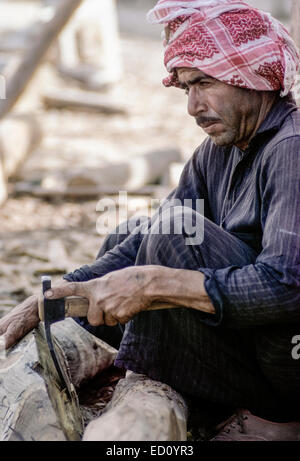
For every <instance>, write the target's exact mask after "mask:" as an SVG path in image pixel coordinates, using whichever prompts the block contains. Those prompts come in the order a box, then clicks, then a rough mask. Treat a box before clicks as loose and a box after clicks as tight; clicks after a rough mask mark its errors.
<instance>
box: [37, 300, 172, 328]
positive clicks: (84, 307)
mask: <svg viewBox="0 0 300 461" xmlns="http://www.w3.org/2000/svg"><path fill="white" fill-rule="evenodd" d="M174 307H180V306H176V305H175V304H170V303H162V302H155V303H153V304H152V305H151V306H150V307H149V308H148V309H147V310H149V311H156V310H161V309H173V308H174ZM88 309H89V300H88V299H87V298H82V297H81V296H69V297H68V298H65V317H72V318H74V317H86V316H87V312H88ZM39 318H40V320H41V321H42V322H43V321H44V305H43V301H39Z"/></svg>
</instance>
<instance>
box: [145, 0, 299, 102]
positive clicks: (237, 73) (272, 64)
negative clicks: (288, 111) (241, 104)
mask: <svg viewBox="0 0 300 461" xmlns="http://www.w3.org/2000/svg"><path fill="white" fill-rule="evenodd" d="M148 20H149V21H150V22H152V23H163V24H165V26H166V28H165V31H166V39H165V43H164V45H165V65H166V68H167V70H168V72H169V76H168V77H167V78H166V79H164V81H163V83H164V85H166V86H178V83H179V82H178V80H177V72H176V68H178V67H193V68H197V69H199V70H201V71H203V72H204V73H205V74H207V75H210V76H211V77H214V78H216V79H218V80H220V81H222V82H224V83H228V84H230V85H234V86H239V87H241V88H248V89H252V90H257V91H278V90H280V91H281V93H280V94H281V96H282V97H283V96H285V95H287V94H288V93H289V92H290V91H291V89H292V87H293V85H294V83H295V79H296V75H297V71H298V68H299V54H298V51H297V48H296V46H295V44H294V42H293V40H292V39H291V37H290V35H289V33H288V31H287V30H286V29H285V27H284V26H283V25H282V24H281V23H280V22H278V21H277V20H276V19H274V18H273V17H272V16H271V15H270V14H269V13H265V12H263V11H260V10H258V9H255V8H252V7H251V6H249V5H248V4H247V3H245V2H243V1H238V0H159V1H158V3H157V5H156V6H155V7H154V8H153V9H152V10H151V11H150V12H149V13H148Z"/></svg>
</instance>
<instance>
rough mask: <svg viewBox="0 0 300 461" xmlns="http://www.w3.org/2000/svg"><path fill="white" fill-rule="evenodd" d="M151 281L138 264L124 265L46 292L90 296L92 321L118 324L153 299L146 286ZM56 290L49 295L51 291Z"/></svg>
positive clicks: (99, 323)
mask: <svg viewBox="0 0 300 461" xmlns="http://www.w3.org/2000/svg"><path fill="white" fill-rule="evenodd" d="M149 281H150V277H149V275H148V274H147V271H144V270H143V269H142V267H138V266H134V267H128V268H126V269H120V270H117V271H114V272H110V273H109V274H107V275H105V276H103V277H101V278H96V279H93V280H90V281H88V282H69V283H68V284H67V285H65V286H61V287H56V288H54V287H53V288H52V289H51V290H49V291H48V292H46V293H45V296H46V297H47V298H49V299H57V298H63V297H67V296H82V297H84V298H87V299H88V300H89V310H88V314H87V318H88V321H89V323H90V325H94V326H96V325H103V324H105V325H109V326H114V325H117V324H118V323H121V324H124V323H127V322H128V321H129V320H130V319H131V318H132V317H134V316H135V315H136V314H138V313H139V312H141V311H143V310H146V309H147V307H148V306H149V304H150V299H148V298H147V297H146V294H145V292H146V287H147V284H148V283H149ZM49 292H50V294H51V293H52V295H51V296H48V293H49Z"/></svg>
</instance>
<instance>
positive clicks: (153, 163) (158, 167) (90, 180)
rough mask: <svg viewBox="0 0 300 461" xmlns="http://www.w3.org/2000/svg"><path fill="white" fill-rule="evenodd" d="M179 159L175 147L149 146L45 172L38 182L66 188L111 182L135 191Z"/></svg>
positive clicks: (158, 177)
mask: <svg viewBox="0 0 300 461" xmlns="http://www.w3.org/2000/svg"><path fill="white" fill-rule="evenodd" d="M179 160H180V152H179V151H178V150H177V149H165V150H153V151H150V152H146V153H145V154H142V155H136V156H132V157H128V158H124V160H123V159H122V160H120V161H119V162H115V163H108V164H106V165H103V166H100V167H98V168H95V167H93V168H72V169H70V171H67V170H64V171H59V172H57V173H53V174H51V175H50V174H49V175H48V176H45V177H44V179H43V181H42V186H43V187H46V188H48V189H52V188H54V189H59V188H61V189H62V190H66V189H68V188H70V187H78V188H79V187H91V186H92V187H95V186H106V187H111V186H112V185H113V186H114V187H116V188H117V190H118V191H119V190H126V191H128V192H130V191H135V190H137V189H139V188H142V187H143V186H145V185H147V184H151V183H152V184H153V183H155V182H157V181H158V180H159V179H160V177H161V176H162V175H163V173H164V172H165V171H167V169H168V166H169V164H170V163H172V162H177V161H179Z"/></svg>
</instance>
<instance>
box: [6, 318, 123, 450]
mask: <svg viewBox="0 0 300 461" xmlns="http://www.w3.org/2000/svg"><path fill="white" fill-rule="evenodd" d="M51 330H52V335H53V338H54V343H55V349H56V352H57V354H58V357H59V359H60V363H61V365H62V367H63V372H64V374H65V376H66V378H67V380H68V383H69V386H71V387H72V386H73V387H74V389H73V392H72V397H71V398H70V397H69V396H68V395H67V393H66V391H64V390H62V389H61V388H60V384H59V381H58V377H57V374H56V370H55V369H54V367H53V363H52V360H51V358H49V357H50V356H49V353H48V349H47V347H46V346H45V340H44V330H43V325H42V324H40V325H39V327H38V328H37V330H36V331H35V332H31V333H29V334H28V335H27V336H26V337H25V338H24V339H23V340H22V341H20V343H18V344H17V345H16V346H14V347H12V348H11V349H9V350H8V351H7V353H6V354H5V356H4V354H3V352H2V354H1V355H0V382H1V386H0V402H1V405H0V440H1V441H4V440H5V441H8V440H9V441H10V440H26V441H30V440H37V441H40V440H49V441H56V440H80V437H81V434H82V430H83V420H82V416H81V411H80V407H79V402H78V398H77V394H76V391H75V389H76V388H78V387H79V386H81V385H82V384H83V383H85V382H87V381H89V380H90V379H92V378H93V377H94V376H95V375H96V374H97V373H99V372H101V371H103V370H105V369H107V368H108V367H109V366H110V365H111V364H112V363H113V361H114V358H115V356H116V353H117V351H116V350H115V349H113V348H111V347H110V346H108V345H107V344H106V343H104V342H103V341H101V340H98V339H97V338H95V337H94V336H93V335H91V334H90V333H88V332H87V331H86V330H84V329H83V328H82V327H80V326H79V325H78V324H77V323H76V322H75V321H74V320H73V319H66V320H64V321H63V322H59V323H57V324H54V325H53V326H52V327H51Z"/></svg>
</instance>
